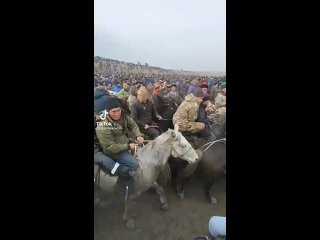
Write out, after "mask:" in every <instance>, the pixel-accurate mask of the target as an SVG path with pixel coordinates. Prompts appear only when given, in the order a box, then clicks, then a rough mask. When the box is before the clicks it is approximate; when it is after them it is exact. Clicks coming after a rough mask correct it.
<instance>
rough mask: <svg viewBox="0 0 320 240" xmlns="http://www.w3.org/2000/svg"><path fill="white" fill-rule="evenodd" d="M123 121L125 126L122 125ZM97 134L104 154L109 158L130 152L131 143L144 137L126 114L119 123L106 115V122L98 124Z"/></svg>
mask: <svg viewBox="0 0 320 240" xmlns="http://www.w3.org/2000/svg"><path fill="white" fill-rule="evenodd" d="M121 120H122V122H123V125H121V124H120V122H121ZM96 134H97V137H98V139H99V142H100V144H101V147H102V150H103V152H104V153H105V154H106V155H109V156H112V155H114V154H118V153H121V152H123V151H127V150H129V145H128V144H129V143H130V142H133V140H134V139H136V138H137V137H143V134H142V133H141V132H140V131H139V127H138V125H137V124H136V123H135V121H134V120H133V119H132V118H130V117H129V116H128V115H126V114H124V113H122V115H121V119H120V120H119V121H114V120H112V119H111V118H110V116H109V115H106V118H105V120H102V121H101V122H97V127H96Z"/></svg>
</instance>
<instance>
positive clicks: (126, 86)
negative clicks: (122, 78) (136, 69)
mask: <svg viewBox="0 0 320 240" xmlns="http://www.w3.org/2000/svg"><path fill="white" fill-rule="evenodd" d="M129 88H130V86H129V85H128V84H127V83H124V84H123V89H124V90H126V91H128V90H129Z"/></svg>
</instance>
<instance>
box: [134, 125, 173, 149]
mask: <svg viewBox="0 0 320 240" xmlns="http://www.w3.org/2000/svg"><path fill="white" fill-rule="evenodd" d="M171 131H172V130H171ZM170 134H171V132H170V130H168V131H167V132H164V133H162V134H161V135H160V136H158V137H157V138H156V139H154V140H152V141H150V142H149V143H148V144H146V145H144V146H143V147H142V148H141V150H140V154H141V155H143V153H144V152H157V151H159V149H160V148H162V147H163V144H164V143H165V142H167V141H168V139H169V138H170V136H171V135H170Z"/></svg>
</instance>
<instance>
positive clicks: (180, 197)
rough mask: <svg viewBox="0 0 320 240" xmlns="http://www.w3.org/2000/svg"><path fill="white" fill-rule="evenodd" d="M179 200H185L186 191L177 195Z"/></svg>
mask: <svg viewBox="0 0 320 240" xmlns="http://www.w3.org/2000/svg"><path fill="white" fill-rule="evenodd" d="M177 196H178V198H179V199H184V191H183V192H181V193H177Z"/></svg>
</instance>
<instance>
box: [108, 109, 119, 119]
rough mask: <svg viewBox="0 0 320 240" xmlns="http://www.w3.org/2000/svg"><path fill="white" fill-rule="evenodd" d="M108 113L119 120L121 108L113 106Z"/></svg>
mask: <svg viewBox="0 0 320 240" xmlns="http://www.w3.org/2000/svg"><path fill="white" fill-rule="evenodd" d="M108 114H109V116H110V117H111V118H112V119H113V120H115V121H118V120H119V119H120V117H121V108H112V109H110V110H109V112H108Z"/></svg>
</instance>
